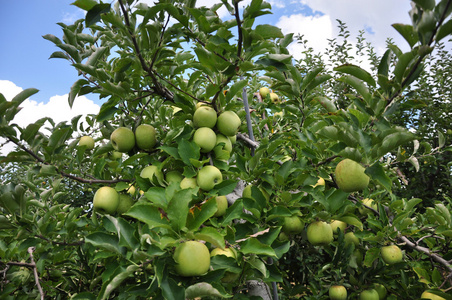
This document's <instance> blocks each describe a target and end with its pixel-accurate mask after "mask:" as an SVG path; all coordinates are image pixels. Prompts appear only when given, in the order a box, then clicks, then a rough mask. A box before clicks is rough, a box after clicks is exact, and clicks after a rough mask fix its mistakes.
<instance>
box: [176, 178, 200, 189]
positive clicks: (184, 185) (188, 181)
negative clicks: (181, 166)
mask: <svg viewBox="0 0 452 300" xmlns="http://www.w3.org/2000/svg"><path fill="white" fill-rule="evenodd" d="M197 186H198V183H197V180H196V178H195V177H185V178H184V179H182V180H181V182H180V188H181V189H194V188H196V187H197Z"/></svg>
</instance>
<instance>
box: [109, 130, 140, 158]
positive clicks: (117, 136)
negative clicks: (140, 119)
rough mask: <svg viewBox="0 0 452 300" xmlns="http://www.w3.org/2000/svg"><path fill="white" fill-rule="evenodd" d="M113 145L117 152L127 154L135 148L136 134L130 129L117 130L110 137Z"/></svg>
mask: <svg viewBox="0 0 452 300" xmlns="http://www.w3.org/2000/svg"><path fill="white" fill-rule="evenodd" d="M110 141H111V145H112V146H113V149H115V150H116V151H119V152H122V153H125V152H129V151H130V150H132V149H133V147H135V134H134V133H133V131H132V130H131V129H130V128H127V127H119V128H116V129H115V130H114V131H113V132H112V133H111V136H110Z"/></svg>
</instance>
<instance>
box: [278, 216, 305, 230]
mask: <svg viewBox="0 0 452 300" xmlns="http://www.w3.org/2000/svg"><path fill="white" fill-rule="evenodd" d="M303 229H304V223H303V221H302V220H301V219H300V217H299V216H291V217H284V223H283V226H282V231H283V232H285V233H286V234H299V233H301V232H302V231H303Z"/></svg>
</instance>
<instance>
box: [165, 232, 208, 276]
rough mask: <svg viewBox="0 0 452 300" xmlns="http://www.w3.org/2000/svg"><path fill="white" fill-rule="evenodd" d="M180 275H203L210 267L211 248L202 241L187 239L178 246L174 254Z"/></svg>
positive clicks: (176, 267)
mask: <svg viewBox="0 0 452 300" xmlns="http://www.w3.org/2000/svg"><path fill="white" fill-rule="evenodd" d="M173 258H174V260H175V261H176V266H175V269H176V272H177V273H178V274H179V275H180V276H184V277H190V276H201V275H204V274H205V273H207V271H209V268H210V252H209V249H208V248H207V247H206V245H204V244H203V243H201V242H198V241H187V242H184V243H181V244H180V245H178V246H177V247H176V251H175V252H174V255H173Z"/></svg>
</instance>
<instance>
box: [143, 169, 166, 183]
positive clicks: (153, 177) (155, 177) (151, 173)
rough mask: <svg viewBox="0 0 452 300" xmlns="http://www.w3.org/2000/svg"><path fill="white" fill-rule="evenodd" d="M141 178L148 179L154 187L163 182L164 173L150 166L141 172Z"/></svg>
mask: <svg viewBox="0 0 452 300" xmlns="http://www.w3.org/2000/svg"><path fill="white" fill-rule="evenodd" d="M140 177H142V178H147V179H149V181H150V182H151V183H153V184H154V185H160V183H161V182H163V173H162V171H161V170H159V168H158V167H157V166H154V165H150V166H147V167H145V168H144V169H143V170H141V173H140Z"/></svg>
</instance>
